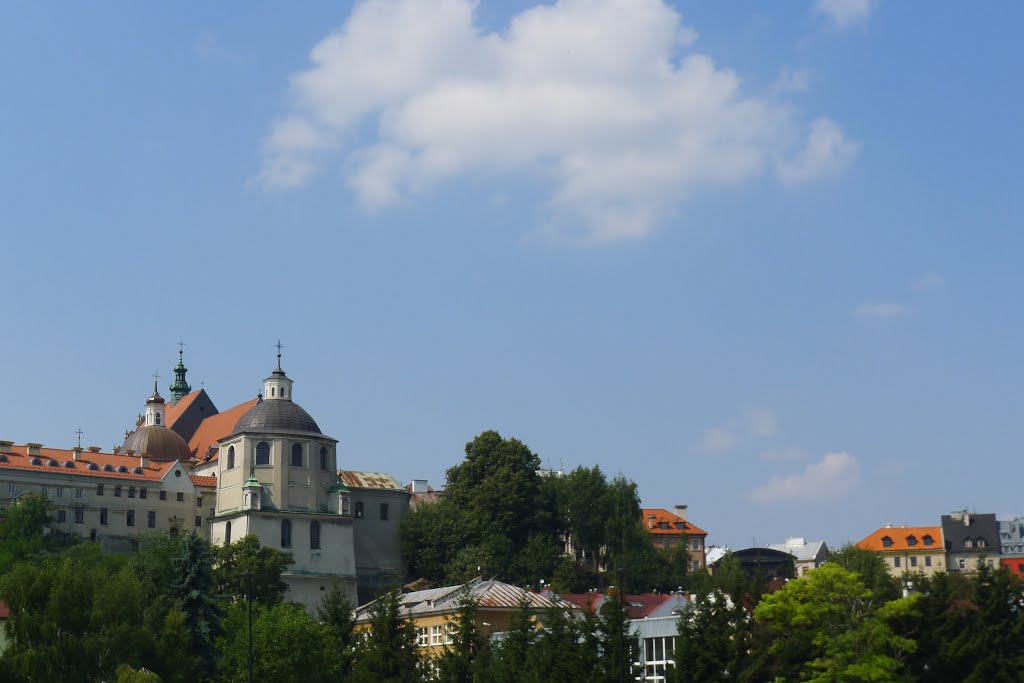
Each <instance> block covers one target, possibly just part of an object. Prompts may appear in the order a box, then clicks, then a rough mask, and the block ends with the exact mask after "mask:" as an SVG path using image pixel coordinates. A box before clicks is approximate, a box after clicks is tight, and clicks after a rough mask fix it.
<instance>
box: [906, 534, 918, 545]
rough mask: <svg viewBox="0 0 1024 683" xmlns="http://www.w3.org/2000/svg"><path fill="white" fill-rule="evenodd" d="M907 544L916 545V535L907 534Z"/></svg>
mask: <svg viewBox="0 0 1024 683" xmlns="http://www.w3.org/2000/svg"><path fill="white" fill-rule="evenodd" d="M907 545H911V546H913V545H917V537H916V536H907Z"/></svg>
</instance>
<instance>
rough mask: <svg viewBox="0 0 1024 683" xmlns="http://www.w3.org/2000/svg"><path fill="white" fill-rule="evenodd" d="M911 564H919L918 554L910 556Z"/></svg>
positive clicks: (912, 565)
mask: <svg viewBox="0 0 1024 683" xmlns="http://www.w3.org/2000/svg"><path fill="white" fill-rule="evenodd" d="M910 566H911V567H916V566H917V556H916V555H915V556H913V557H911V558H910Z"/></svg>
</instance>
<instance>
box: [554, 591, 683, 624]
mask: <svg viewBox="0 0 1024 683" xmlns="http://www.w3.org/2000/svg"><path fill="white" fill-rule="evenodd" d="M544 595H549V593H547V592H545V593H544ZM550 595H554V594H553V593H551V594H550ZM557 595H558V597H559V598H561V599H562V600H565V601H566V602H568V603H571V604H573V605H575V606H576V607H579V608H580V609H584V610H587V611H588V612H590V613H591V614H595V613H597V612H599V611H600V610H601V608H602V607H603V606H604V603H605V602H607V601H608V600H609V599H610V597H609V596H608V594H606V593H558V594H557ZM671 600H676V601H680V602H682V603H686V602H688V599H687V598H686V596H684V595H682V594H680V593H638V594H636V595H630V594H629V593H627V594H626V595H624V596H623V602H624V603H625V605H626V616H627V617H628V618H630V619H644V618H646V617H649V616H651V615H652V614H655V613H656V612H657V611H658V608H660V607H661V606H662V605H664V604H665V603H666V602H669V601H671Z"/></svg>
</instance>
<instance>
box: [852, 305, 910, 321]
mask: <svg viewBox="0 0 1024 683" xmlns="http://www.w3.org/2000/svg"><path fill="white" fill-rule="evenodd" d="M909 311H910V309H909V308H908V307H906V306H904V305H903V304H894V303H877V304H873V303H863V304H861V305H860V306H858V307H857V308H856V309H855V310H854V311H853V314H854V315H855V316H857V317H858V318H895V317H897V316H901V315H904V314H906V313H907V312H909Z"/></svg>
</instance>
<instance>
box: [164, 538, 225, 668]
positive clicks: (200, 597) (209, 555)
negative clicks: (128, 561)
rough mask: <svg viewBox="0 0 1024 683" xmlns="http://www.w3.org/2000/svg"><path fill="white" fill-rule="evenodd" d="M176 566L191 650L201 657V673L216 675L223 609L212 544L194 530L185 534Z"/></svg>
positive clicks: (177, 592)
mask: <svg viewBox="0 0 1024 683" xmlns="http://www.w3.org/2000/svg"><path fill="white" fill-rule="evenodd" d="M172 565H173V567H174V574H175V579H174V583H173V584H172V591H171V593H172V595H173V596H174V597H175V599H176V600H177V601H178V604H179V605H180V609H181V611H182V612H183V613H184V614H185V618H186V622H187V624H188V631H189V635H190V641H191V642H190V645H191V647H190V650H191V652H192V653H193V654H195V655H196V656H198V657H199V661H200V666H199V674H200V675H201V676H203V677H206V678H212V677H213V673H214V665H215V662H216V657H217V650H216V647H215V644H214V643H215V641H216V638H217V636H219V635H220V633H221V626H220V621H221V617H222V616H223V612H222V611H221V609H220V607H219V606H218V605H217V600H216V597H215V594H214V591H215V589H216V585H215V583H214V579H213V552H212V550H211V549H210V544H209V543H207V542H206V541H204V540H203V539H201V538H199V536H197V535H196V534H195V533H194V532H193V533H189V534H187V535H185V537H184V538H183V539H182V543H181V547H180V551H179V554H178V556H177V557H176V558H174V561H173V563H172Z"/></svg>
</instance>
